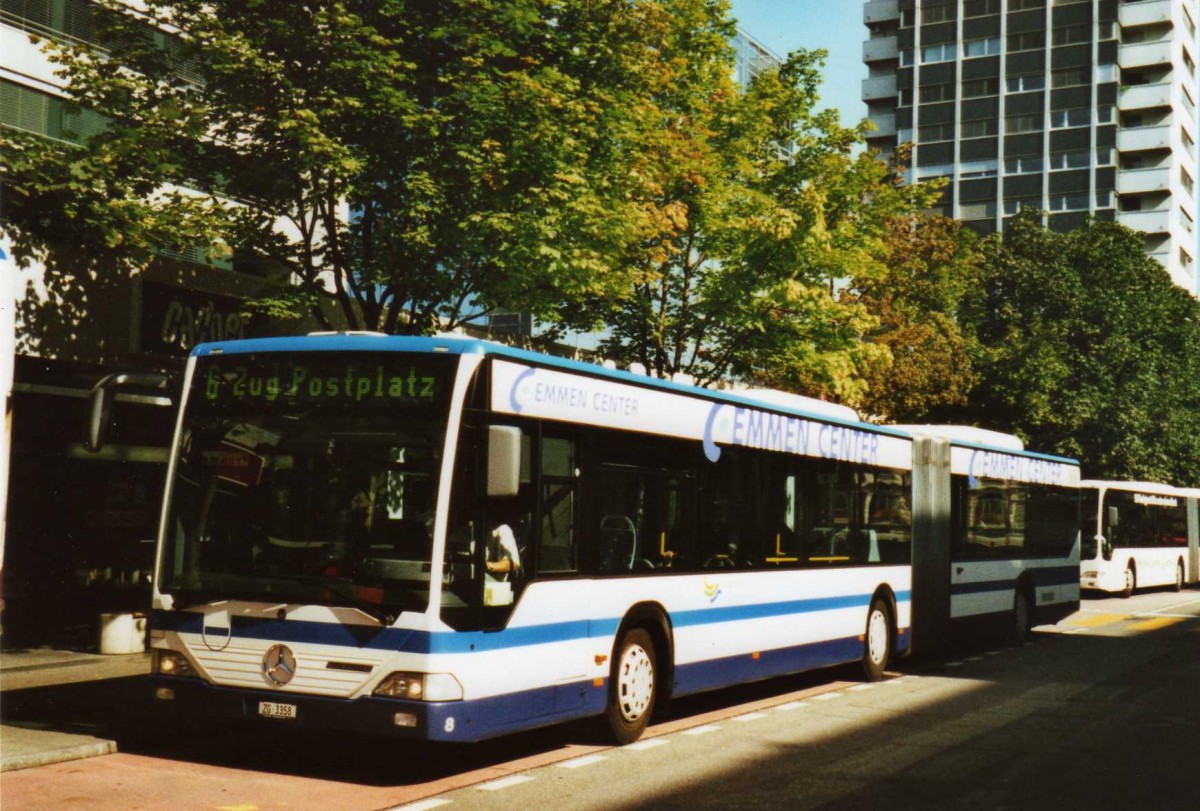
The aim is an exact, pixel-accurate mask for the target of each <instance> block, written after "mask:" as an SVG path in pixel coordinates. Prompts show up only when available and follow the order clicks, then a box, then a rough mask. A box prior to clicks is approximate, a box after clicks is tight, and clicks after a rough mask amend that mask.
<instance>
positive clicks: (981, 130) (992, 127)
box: [960, 117, 999, 138]
mask: <svg viewBox="0 0 1200 811" xmlns="http://www.w3.org/2000/svg"><path fill="white" fill-rule="evenodd" d="M997 132H999V127H998V125H997V123H996V119H995V118H994V117H992V118H973V119H968V120H965V121H963V122H962V129H961V136H960V137H962V138H984V137H986V136H988V135H995V134H996V133H997Z"/></svg>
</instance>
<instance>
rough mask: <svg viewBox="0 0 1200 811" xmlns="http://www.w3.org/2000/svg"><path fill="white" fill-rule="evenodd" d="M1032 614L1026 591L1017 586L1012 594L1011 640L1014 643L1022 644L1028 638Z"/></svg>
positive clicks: (1031, 624)
mask: <svg viewBox="0 0 1200 811" xmlns="http://www.w3.org/2000/svg"><path fill="white" fill-rule="evenodd" d="M1032 616H1033V615H1032V612H1031V610H1030V607H1029V596H1028V593H1027V592H1026V591H1025V589H1024V588H1022V587H1020V586H1018V587H1017V593H1016V594H1015V595H1014V596H1013V612H1012V641H1013V644H1014V645H1023V644H1025V640H1026V639H1028V638H1029V631H1030V629H1031V628H1032V627H1033V622H1032Z"/></svg>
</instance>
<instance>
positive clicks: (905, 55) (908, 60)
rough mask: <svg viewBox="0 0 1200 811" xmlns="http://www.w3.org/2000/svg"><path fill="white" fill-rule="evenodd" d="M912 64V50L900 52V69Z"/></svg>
mask: <svg viewBox="0 0 1200 811" xmlns="http://www.w3.org/2000/svg"><path fill="white" fill-rule="evenodd" d="M912 63H913V52H912V49H907V50H901V51H900V67H902V68H906V67H908V66H909V65H911V64H912Z"/></svg>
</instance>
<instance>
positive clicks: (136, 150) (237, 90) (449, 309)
mask: <svg viewBox="0 0 1200 811" xmlns="http://www.w3.org/2000/svg"><path fill="white" fill-rule="evenodd" d="M103 4H104V5H105V6H106V7H107V8H108V11H107V13H105V14H103V15H102V16H101V17H100V18H99V21H98V24H99V27H100V30H101V35H102V37H103V39H104V41H105V46H106V50H105V51H104V52H103V53H101V52H97V51H94V50H85V49H80V48H73V47H70V46H67V45H58V46H55V48H54V50H55V52H56V57H55V58H56V59H57V60H58V61H59V62H60V63H61V66H62V69H63V71H64V75H65V77H66V79H67V81H68V87H67V91H68V93H69V95H70V97H71V99H72V100H73V101H74V102H75V103H77V104H78V105H79V106H80V107H85V108H88V109H91V110H95V111H99V112H101V113H103V114H104V115H106V116H108V117H109V119H110V120H111V122H112V125H111V126H109V127H108V128H107V129H105V130H104V131H103V132H101V133H99V134H98V135H95V136H94V137H92V138H91V139H89V140H88V141H87V143H86V144H85V145H84V146H83V147H82V148H78V149H72V148H65V147H62V146H61V145H58V144H54V143H47V142H44V141H36V140H30V139H22V138H11V139H6V140H5V146H4V147H3V157H4V159H5V169H4V176H3V180H4V184H5V186H6V191H7V195H8V196H9V197H10V201H9V203H10V205H9V210H8V212H6V219H7V222H6V224H5V228H6V231H8V230H12V231H14V232H17V234H18V237H17V238H18V239H19V240H20V243H19V244H20V245H21V246H22V248H23V251H22V255H23V256H26V257H28V256H32V255H33V254H34V253H35V252H36V251H37V250H38V249H39V248H41V249H44V248H46V247H47V246H49V245H53V244H55V243H58V242H61V241H62V240H63V239H64V238H65V239H68V240H73V241H74V242H75V243H76V244H80V243H81V242H83V241H85V240H87V241H90V243H91V244H97V245H104V246H106V247H107V248H108V249H109V250H120V251H123V252H124V254H123V255H125V256H126V257H127V258H128V260H129V261H130V262H131V263H132V264H134V265H137V263H139V262H143V261H144V260H145V256H146V255H147V254H149V253H152V252H153V251H154V250H155V249H157V248H161V247H171V246H175V245H181V244H182V245H187V244H201V245H209V244H222V243H223V244H225V245H228V246H231V249H232V250H233V251H234V258H235V260H236V261H245V262H250V263H258V264H260V265H263V266H266V267H270V268H274V269H276V270H278V271H279V272H281V273H288V274H292V275H293V276H294V278H297V279H299V280H300V282H301V284H300V285H298V286H294V287H291V288H288V289H287V290H286V292H285V293H284V294H282V295H280V296H278V297H276V298H275V299H274V300H273V301H271V302H269V304H270V305H272V307H271V309H272V311H273V312H275V313H276V314H280V315H286V314H291V313H295V312H296V311H297V309H304V310H309V311H311V312H312V313H314V314H315V315H316V316H317V317H318V318H319V319H321V320H322V321H324V322H325V323H326V324H328V325H330V326H344V327H352V328H365V329H377V330H384V331H387V332H427V331H431V330H434V329H436V328H438V327H439V326H441V327H445V328H453V327H454V326H455V325H456V324H458V323H460V322H461V321H464V320H468V319H470V318H472V317H477V316H479V315H481V314H486V313H488V312H491V311H492V310H494V309H495V308H496V307H498V306H503V305H507V306H509V307H519V308H520V309H522V310H524V311H529V312H533V313H535V314H541V315H552V314H553V313H554V312H556V311H557V307H558V306H559V305H560V304H561V302H562V301H564V300H571V299H572V298H574V297H578V296H580V295H582V294H584V293H589V294H594V293H596V292H598V291H600V290H603V289H604V287H605V285H606V284H607V280H608V277H609V276H611V275H613V274H612V269H613V267H615V266H616V265H615V263H614V262H613V261H612V260H611V254H612V252H613V250H614V246H617V247H619V246H621V245H623V244H624V243H625V242H627V241H628V239H629V238H630V235H631V234H632V233H635V232H636V230H637V228H638V222H639V220H640V218H641V217H642V214H641V212H639V211H638V210H637V208H636V207H635V206H634V205H632V203H631V202H629V201H630V199H631V195H629V194H628V193H627V187H628V181H627V178H628V177H629V171H628V170H629V156H628V152H627V149H626V138H625V136H624V130H625V129H626V128H627V127H628V126H630V124H629V116H630V115H633V114H635V113H636V111H633V110H630V109H629V108H628V107H627V106H626V105H623V104H620V103H617V102H619V101H621V100H622V98H623V93H624V90H623V88H622V87H621V86H620V84H619V83H620V81H621V80H622V79H623V77H624V71H625V70H627V69H628V68H629V62H630V61H631V60H630V59H624V61H622V59H621V58H617V59H616V63H617V66H616V67H612V66H609V65H607V64H606V61H607V60H609V59H610V58H614V57H622V55H623V54H627V53H639V51H638V49H639V48H640V49H648V48H651V47H652V45H653V43H652V42H651V41H648V40H647V38H646V37H648V36H653V33H654V32H647V33H646V35H645V36H641V37H631V35H632V34H636V33H638V32H637V31H635V30H634V29H633V28H632V27H631V25H630V23H631V22H632V20H631V19H627V18H628V17H629V14H628V12H627V10H626V8H625V7H626V6H627V5H628V4H625V3H617V2H612V3H595V4H577V3H569V2H565V0H505V1H504V2H500V1H499V0H494V1H492V2H474V1H470V0H444V1H443V2H432V1H431V0H341V1H336V0H335V1H333V2H321V3H308V4H296V3H292V2H286V0H261V1H260V2H245V0H228V1H220V2H199V0H180V1H179V2H169V1H168V0H148V2H147V3H145V4H144V6H145V11H146V17H147V19H149V20H150V21H152V22H154V23H155V24H156V25H157V26H159V27H162V26H163V25H170V26H174V27H175V28H176V29H177V30H179V31H180V32H182V33H180V34H179V35H178V36H177V37H174V38H170V39H168V40H166V41H165V43H164V39H163V37H162V36H157V37H149V38H148V37H146V36H145V33H146V30H147V29H146V25H145V20H144V19H141V18H139V17H137V16H134V15H130V14H128V13H122V11H123V6H124V4H123V3H121V2H120V1H119V0H103ZM637 5H641V4H637ZM649 5H656V4H649ZM631 41H632V43H633V44H631ZM113 65H120V66H121V67H120V68H117V69H113V67H112V66H113ZM17 158H19V159H17ZM178 188H187V189H196V190H200V191H199V192H196V193H192V192H178V191H173V190H174V189H178ZM76 195H78V197H76ZM64 223H65V224H66V226H67V227H66V228H64ZM84 232H86V233H84Z"/></svg>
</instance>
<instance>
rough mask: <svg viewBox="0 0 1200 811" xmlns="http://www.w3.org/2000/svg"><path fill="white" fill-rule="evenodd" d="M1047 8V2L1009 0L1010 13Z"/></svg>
mask: <svg viewBox="0 0 1200 811" xmlns="http://www.w3.org/2000/svg"><path fill="white" fill-rule="evenodd" d="M1045 7H1046V0H1008V10H1009V11H1028V10H1029V9H1035V8H1045Z"/></svg>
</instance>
